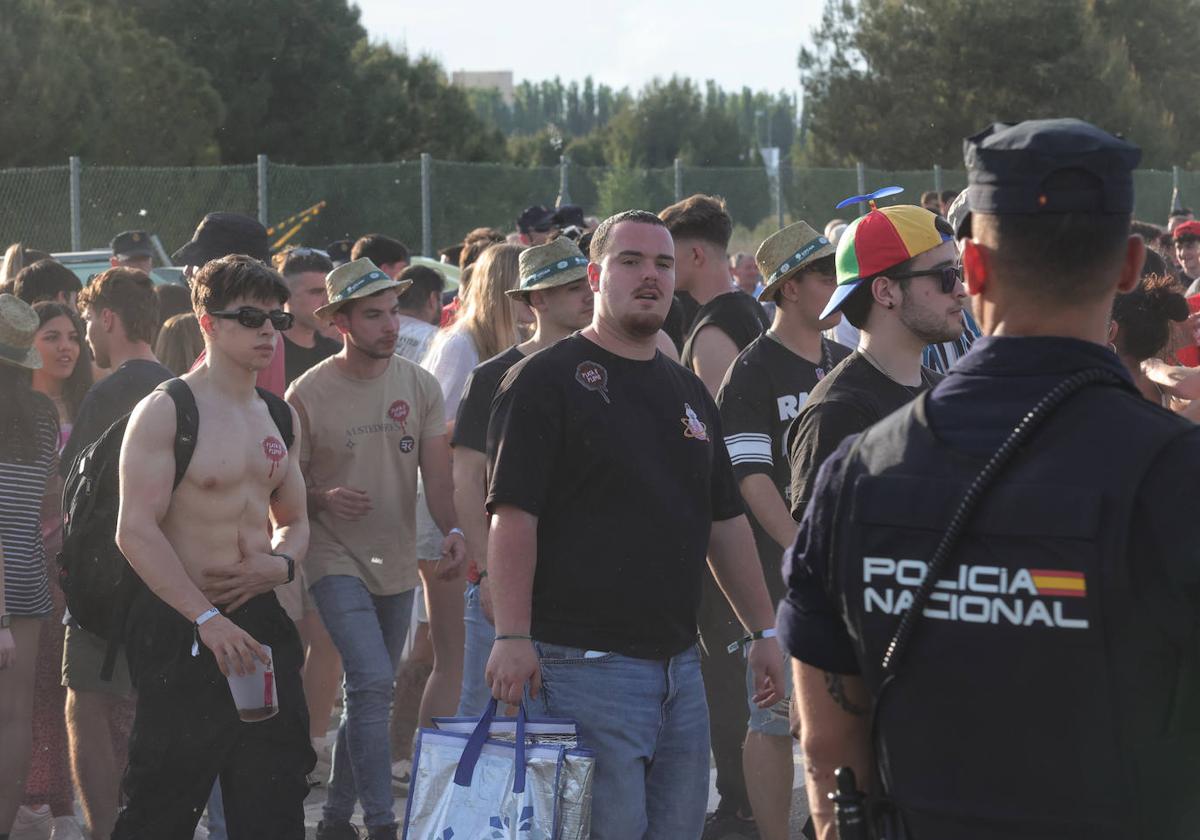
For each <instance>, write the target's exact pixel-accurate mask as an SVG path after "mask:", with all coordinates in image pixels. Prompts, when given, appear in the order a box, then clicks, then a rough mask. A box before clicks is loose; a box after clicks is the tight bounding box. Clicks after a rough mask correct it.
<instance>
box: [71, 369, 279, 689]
mask: <svg viewBox="0 0 1200 840" xmlns="http://www.w3.org/2000/svg"><path fill="white" fill-rule="evenodd" d="M155 390H157V391H165V392H166V393H167V394H169V395H170V397H171V399H172V401H174V403H175V483H174V487H178V486H179V482H180V481H182V480H183V476H184V473H186V472H187V468H188V464H189V463H190V462H191V460H192V452H193V451H194V450H195V448H196V435H197V433H198V432H199V428H200V416H199V412H198V411H197V408H196V398H195V397H194V396H193V394H192V389H191V388H189V387H188V385H187V383H186V382H184V381H183V380H182V379H168V380H167V381H166V382H163V383H162V384H161V385H159V386H158V387H157V388H156V389H155ZM257 390H258V395H259V397H261V398H262V400H263V401H264V402H265V403H266V404H267V409H268V410H269V411H270V413H271V419H272V420H274V421H275V425H276V426H277V427H278V428H279V432H280V434H281V435H282V436H283V442H284V444H285V445H286V446H287V447H288V448H289V449H290V448H291V446H292V441H293V439H294V435H293V434H292V412H291V409H290V408H288V404H287V403H286V402H284V401H283V400H282V399H280V398H279V397H277V396H276V395H275V394H272V393H271V392H270V391H266V390H264V389H262V388H258V389H257ZM128 425H129V415H128V414H127V415H125V416H124V417H122V418H121V419H120V420H117V421H116V422H115V423H113V424H112V425H111V426H109V427H108V429H107V430H106V431H105V432H104V434H102V435H100V437H99V438H97V439H96V440H95V441H94V442H92V443H91V444H89V445H88V446H87V447H85V448H84V449H83V450H82V451H81V452H80V453H79V455H78V456H77V457H76V458H75V461H74V462H73V463H72V464H71V470H70V472H69V473H68V475H67V479H66V485H65V486H64V488H63V514H64V518H65V525H64V531H63V545H62V550H61V551H59V553H58V557H57V562H58V582H59V585H60V586H61V587H62V590H63V593H64V594H65V595H66V599H67V610H68V611H69V612H70V614H71V618H72V619H73V620H74V621H75V623H76V624H78V625H79V626H80V627H82V628H83V629H84V630H87V631H88V632H89V633H94V634H95V635H97V636H99V637H101V638H102V639H105V640H107V641H108V648H107V650H106V652H105V655H104V665H103V667H102V668H101V669H100V677H101V679H105V680H110V679H112V672H113V666H114V665H115V664H116V660H117V651H118V650H119V648H120V646H121V644H122V642H123V641H124V635H125V623H126V621H127V619H128V616H129V606H130V604H132V603H133V599H134V596H135V595H137V593H138V592H139V591H140V590H141V589H143V588H144V587H145V584H144V583H142V580H141V578H139V577H138V576H137V573H136V572H134V570H133V567H131V566H130V565H129V562H128V561H127V560H126V559H125V555H123V554H122V553H121V550H120V549H119V548H117V542H116V533H117V511H118V509H119V507H120V476H119V473H118V467H119V462H120V458H121V442H122V440H123V439H124V438H125V427H126V426H128Z"/></svg>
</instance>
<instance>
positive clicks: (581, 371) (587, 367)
mask: <svg viewBox="0 0 1200 840" xmlns="http://www.w3.org/2000/svg"><path fill="white" fill-rule="evenodd" d="M575 381H576V382H578V383H579V384H580V385H582V386H583V387H584V388H587V389H588V390H589V391H595V392H597V393H598V394H600V396H602V397H604V401H605V402H606V403H607V402H610V400H609V399H608V371H607V370H605V369H604V365H602V364H599V363H597V362H592V361H587V362H580V363H579V367H577V368H575Z"/></svg>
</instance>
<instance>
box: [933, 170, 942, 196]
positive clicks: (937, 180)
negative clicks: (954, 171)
mask: <svg viewBox="0 0 1200 840" xmlns="http://www.w3.org/2000/svg"><path fill="white" fill-rule="evenodd" d="M933 188H934V189H935V190H937V192H938V197H939V198H940V197H941V195H942V166H941V164H939V163H935V164H934V165H933Z"/></svg>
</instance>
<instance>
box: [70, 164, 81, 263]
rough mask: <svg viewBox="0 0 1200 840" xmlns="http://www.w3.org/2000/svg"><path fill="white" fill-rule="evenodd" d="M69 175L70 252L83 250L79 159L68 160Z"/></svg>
mask: <svg viewBox="0 0 1200 840" xmlns="http://www.w3.org/2000/svg"><path fill="white" fill-rule="evenodd" d="M68 164H69V166H68V169H69V171H70V173H71V188H70V189H71V250H72V251H82V250H83V197H82V196H81V195H80V192H79V174H80V171H81V170H82V169H83V165H82V164H81V163H80V161H79V158H77V157H76V156H75V155H71V157H70V159H69V160H68Z"/></svg>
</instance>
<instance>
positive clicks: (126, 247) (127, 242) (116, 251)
mask: <svg viewBox="0 0 1200 840" xmlns="http://www.w3.org/2000/svg"><path fill="white" fill-rule="evenodd" d="M109 248H110V249H111V250H112V256H110V257H109V258H108V262H109V265H111V266H113V267H114V268H115V267H117V266H125V267H126V268H137V269H140V270H142V271H144V272H146V273H147V274H149V273H150V270H151V269H153V268H154V246H153V244H151V242H150V234H148V233H146V231H144V230H127V231H124V232H123V233H118V234H117V235H116V236H114V237H113V241H112V242H111V243H110V244H109Z"/></svg>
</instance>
